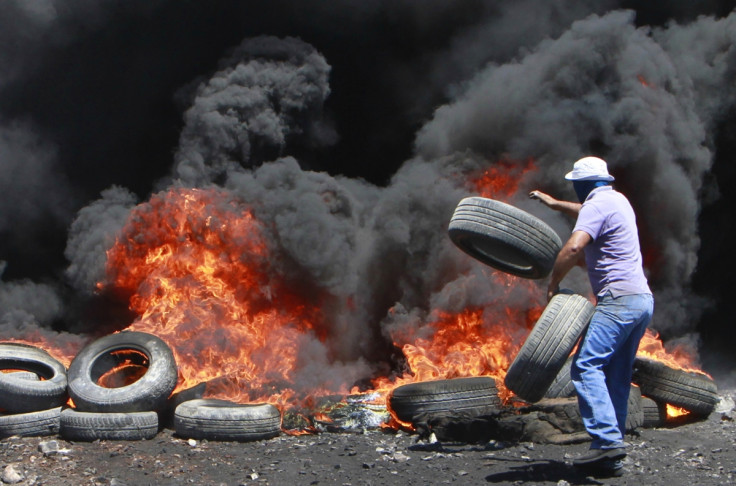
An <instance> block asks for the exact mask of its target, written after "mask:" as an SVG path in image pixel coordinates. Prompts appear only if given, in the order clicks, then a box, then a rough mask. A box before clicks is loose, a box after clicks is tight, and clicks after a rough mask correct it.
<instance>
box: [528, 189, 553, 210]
mask: <svg viewBox="0 0 736 486" xmlns="http://www.w3.org/2000/svg"><path fill="white" fill-rule="evenodd" d="M529 197H530V198H531V199H536V200H537V201H541V202H542V203H543V204H544V205H545V206H549V207H552V205H553V204H554V203H555V202H557V200H556V199H555V198H553V197H552V196H550V195H549V194H545V193H543V192H542V191H536V190H534V191H532V192H530V193H529Z"/></svg>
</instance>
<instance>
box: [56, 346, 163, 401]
mask: <svg viewBox="0 0 736 486" xmlns="http://www.w3.org/2000/svg"><path fill="white" fill-rule="evenodd" d="M130 359H135V360H139V361H140V366H141V367H147V369H146V371H145V373H144V374H143V375H142V376H140V378H138V379H137V380H136V381H134V382H133V383H130V384H127V385H124V386H120V387H116V388H106V387H104V386H101V385H100V384H99V383H98V382H99V380H100V378H101V377H102V376H103V375H105V373H108V372H109V371H110V370H112V369H114V368H115V367H118V366H121V365H122V364H123V362H124V360H130ZM68 376H69V395H70V396H71V397H72V399H73V400H74V404H75V406H76V410H78V411H80V412H148V411H158V410H160V409H162V408H163V407H165V406H166V400H167V399H168V397H169V395H171V392H173V391H174V388H175V387H176V382H177V368H176V362H175V361H174V354H173V353H172V351H171V349H170V348H169V347H168V346H167V345H166V343H164V342H163V341H162V340H161V339H159V338H158V337H156V336H154V335H152V334H147V333H143V332H130V331H123V332H119V333H115V334H111V335H109V336H105V337H103V338H101V339H98V340H96V341H93V342H92V343H90V344H88V345H87V346H86V347H85V348H84V349H82V350H81V351H80V352H79V354H77V356H76V357H75V358H74V360H73V361H72V364H71V365H70V366H69V373H68Z"/></svg>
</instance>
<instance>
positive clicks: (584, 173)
mask: <svg viewBox="0 0 736 486" xmlns="http://www.w3.org/2000/svg"><path fill="white" fill-rule="evenodd" d="M565 179H567V180H568V181H609V182H610V181H612V180H614V178H613V176H612V175H611V174H609V173H608V164H606V161H605V160H603V159H599V158H598V157H583V158H582V159H580V160H578V161H577V162H575V164H574V165H573V166H572V171H570V172H568V173H567V174H565Z"/></svg>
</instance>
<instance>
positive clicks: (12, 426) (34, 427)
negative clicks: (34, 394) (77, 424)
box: [0, 407, 61, 439]
mask: <svg viewBox="0 0 736 486" xmlns="http://www.w3.org/2000/svg"><path fill="white" fill-rule="evenodd" d="M60 413H61V407H55V408H52V409H49V410H41V411H38V412H26V413H14V414H6V413H0V439H5V438H6V437H11V436H13V435H19V436H22V437H42V436H46V435H56V434H58V433H59V414H60Z"/></svg>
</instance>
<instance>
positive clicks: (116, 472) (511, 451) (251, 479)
mask: <svg viewBox="0 0 736 486" xmlns="http://www.w3.org/2000/svg"><path fill="white" fill-rule="evenodd" d="M735 394H736V390H728V391H725V392H722V394H721V398H722V400H721V404H720V405H719V407H718V408H717V410H716V411H715V412H713V413H712V414H711V415H710V416H709V417H708V418H707V419H706V420H702V421H696V422H690V423H684V424H673V425H670V426H667V427H662V428H655V429H639V430H638V431H637V433H636V434H635V435H629V436H628V437H627V441H628V442H629V444H630V448H629V455H628V457H627V458H626V460H625V467H626V474H625V475H624V476H623V477H621V478H593V477H589V476H585V475H583V474H581V473H579V472H578V471H577V470H575V469H574V468H573V467H572V466H571V465H570V460H571V458H572V457H573V456H574V455H576V454H578V453H581V452H584V451H585V450H586V449H587V447H588V444H587V443H579V444H574V445H551V444H535V443H513V444H512V443H502V442H496V441H490V442H488V443H484V444H479V445H469V444H462V443H439V442H436V443H428V442H422V441H418V439H417V435H416V434H409V433H406V432H395V431H389V430H387V431H382V430H380V429H373V430H368V431H361V432H344V433H335V432H323V433H319V434H313V435H302V436H288V435H281V436H280V437H278V438H275V439H272V440H267V441H259V442H250V443H236V442H211V441H193V440H187V439H183V438H180V437H177V436H176V435H175V434H174V432H173V431H172V430H170V429H164V430H162V431H161V432H160V433H159V434H158V435H157V436H156V437H155V438H154V439H152V440H148V441H140V442H114V441H97V442H92V443H81V442H75V443H72V442H67V441H64V440H62V439H58V438H55V437H39V438H18V437H13V438H9V439H5V440H3V441H2V442H0V458H1V459H0V467H2V468H3V470H4V473H3V474H4V476H3V480H4V481H5V480H8V479H10V477H11V476H12V474H11V473H12V471H15V472H17V473H19V476H18V477H19V478H21V479H20V480H19V481H18V482H17V483H15V484H19V485H41V484H43V485H48V486H55V485H69V484H78V485H83V484H85V485H87V484H88V485H118V486H120V485H154V484H155V485H179V484H201V485H245V484H273V485H281V484H289V485H291V484H299V485H302V484H303V485H316V484H343V485H378V484H450V483H459V484H483V483H488V484H556V485H570V484H572V485H583V484H615V485H624V484H649V485H672V484H702V485H721V484H730V483H732V482H733V481H734V478H736V438H735V437H736V434H735V432H736V423H734V421H733V418H734V411H733V397H734V395H735ZM53 441H56V442H55V443H54V442H53ZM42 449H43V450H44V451H45V452H43V451H42ZM9 475H10V476H9Z"/></svg>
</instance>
